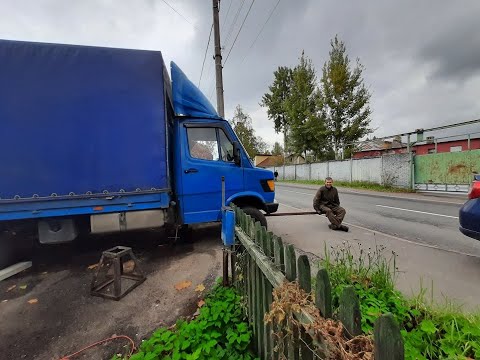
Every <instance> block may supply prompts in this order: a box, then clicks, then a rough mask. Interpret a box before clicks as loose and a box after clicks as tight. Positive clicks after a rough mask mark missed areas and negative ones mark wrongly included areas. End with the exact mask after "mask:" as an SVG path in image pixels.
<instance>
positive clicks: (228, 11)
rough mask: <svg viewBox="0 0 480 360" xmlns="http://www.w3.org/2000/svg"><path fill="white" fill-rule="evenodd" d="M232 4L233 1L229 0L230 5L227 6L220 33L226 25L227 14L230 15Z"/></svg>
mask: <svg viewBox="0 0 480 360" xmlns="http://www.w3.org/2000/svg"><path fill="white" fill-rule="evenodd" d="M232 3H233V0H230V4H228V9H227V14H226V15H225V19H224V20H223V24H222V31H221V32H223V30H224V29H225V24H226V23H227V19H228V14H230V8H231V7H232ZM220 10H221V9H220Z"/></svg>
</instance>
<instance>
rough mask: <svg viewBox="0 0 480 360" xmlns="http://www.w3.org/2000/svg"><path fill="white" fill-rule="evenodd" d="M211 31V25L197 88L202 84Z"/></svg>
mask: <svg viewBox="0 0 480 360" xmlns="http://www.w3.org/2000/svg"><path fill="white" fill-rule="evenodd" d="M212 30H213V24H212V26H211V27H210V35H208V43H207V47H206V48H205V55H204V56H203V64H202V71H201V72H200V80H198V87H199V88H200V83H201V82H202V75H203V68H204V66H205V59H206V58H207V52H208V47H209V46H210V39H211V38H212Z"/></svg>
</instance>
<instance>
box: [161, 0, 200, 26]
mask: <svg viewBox="0 0 480 360" xmlns="http://www.w3.org/2000/svg"><path fill="white" fill-rule="evenodd" d="M162 1H163V2H164V3H165V5H167V6H168V7H169V8H170V9H172V10H173V11H175V12H176V13H177V14H178V15H180V16H181V17H182V18H183V20H185V21H186V22H187V23H189V24H190V25H192V26H193V27H194V28H195V29H197V30H198V27H196V26H195V25H194V24H193V23H192V22H190V20H188V19H187V18H186V17H185V16H183V15H182V14H181V13H180V12H179V11H178V10H177V9H175V8H174V7H173V6H172V5H170V4H169V3H168V2H167V1H166V0H162Z"/></svg>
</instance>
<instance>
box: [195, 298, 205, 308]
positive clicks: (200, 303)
mask: <svg viewBox="0 0 480 360" xmlns="http://www.w3.org/2000/svg"><path fill="white" fill-rule="evenodd" d="M197 305H198V307H199V308H201V307H202V306H203V305H205V301H203V300H200V301H199V302H198V303H197Z"/></svg>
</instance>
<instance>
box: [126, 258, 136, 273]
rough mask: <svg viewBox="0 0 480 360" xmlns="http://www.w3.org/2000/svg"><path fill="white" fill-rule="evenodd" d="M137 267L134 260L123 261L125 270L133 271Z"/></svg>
mask: <svg viewBox="0 0 480 360" xmlns="http://www.w3.org/2000/svg"><path fill="white" fill-rule="evenodd" d="M134 269H135V263H134V262H133V260H128V261H127V262H125V263H123V272H125V273H131V272H133V270H134Z"/></svg>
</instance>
